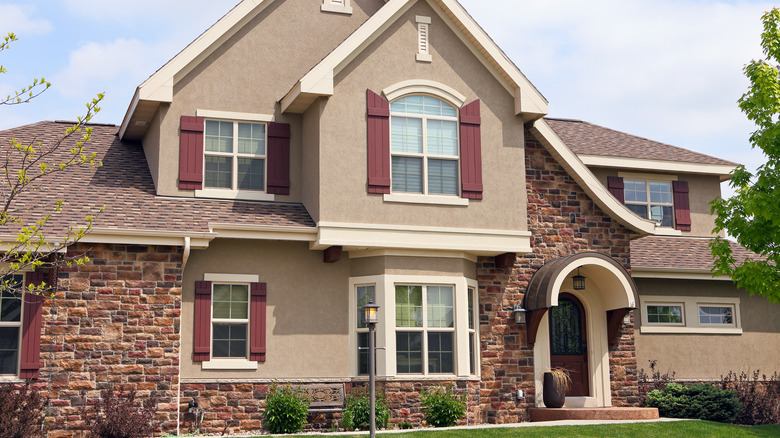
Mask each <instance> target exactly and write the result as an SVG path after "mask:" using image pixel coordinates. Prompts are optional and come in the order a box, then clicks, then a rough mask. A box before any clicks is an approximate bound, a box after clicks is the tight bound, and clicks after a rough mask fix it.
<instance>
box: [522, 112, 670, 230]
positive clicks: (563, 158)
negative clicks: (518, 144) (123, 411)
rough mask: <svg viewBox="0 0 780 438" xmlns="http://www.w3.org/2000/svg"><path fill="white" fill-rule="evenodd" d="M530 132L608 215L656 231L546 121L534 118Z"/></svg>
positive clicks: (622, 221) (627, 225)
mask: <svg viewBox="0 0 780 438" xmlns="http://www.w3.org/2000/svg"><path fill="white" fill-rule="evenodd" d="M531 132H532V133H534V134H535V135H536V136H537V138H538V140H539V141H541V142H542V144H544V146H545V147H546V148H547V151H548V152H549V153H550V154H551V155H552V156H553V157H554V158H555V159H557V160H558V162H559V163H560V164H561V165H562V166H563V167H564V168H565V169H566V171H567V172H568V173H569V175H571V177H572V178H574V180H575V181H577V183H578V184H579V185H580V186H581V187H582V189H583V190H585V192H586V193H587V194H588V196H590V197H591V199H593V202H595V203H596V205H598V206H599V207H600V208H601V209H602V210H604V212H605V213H606V214H608V215H609V216H611V217H613V218H615V219H616V220H617V221H618V222H619V223H621V224H623V225H624V226H625V227H627V228H629V229H630V230H633V231H634V232H637V233H639V234H643V235H650V234H656V232H657V230H656V228H657V226H656V223H655V222H653V221H651V220H649V219H643V218H640V217H639V216H637V215H635V214H634V213H633V212H632V211H631V210H629V209H628V208H627V207H626V206H625V205H623V204H622V203H621V202H620V201H618V200H617V199H615V197H614V196H612V194H611V193H609V191H608V190H607V188H606V187H604V185H603V184H601V182H600V181H599V180H598V179H597V178H596V176H595V175H594V174H593V172H591V171H590V169H588V167H587V166H586V165H585V163H583V162H582V161H581V160H580V159H579V157H577V155H576V154H575V153H574V152H572V150H571V149H569V147H568V146H566V144H565V143H564V142H563V140H561V138H560V137H558V134H556V133H555V131H553V130H552V128H550V125H548V124H547V122H546V121H545V120H537V121H535V122H534V123H533V125H532V126H531Z"/></svg>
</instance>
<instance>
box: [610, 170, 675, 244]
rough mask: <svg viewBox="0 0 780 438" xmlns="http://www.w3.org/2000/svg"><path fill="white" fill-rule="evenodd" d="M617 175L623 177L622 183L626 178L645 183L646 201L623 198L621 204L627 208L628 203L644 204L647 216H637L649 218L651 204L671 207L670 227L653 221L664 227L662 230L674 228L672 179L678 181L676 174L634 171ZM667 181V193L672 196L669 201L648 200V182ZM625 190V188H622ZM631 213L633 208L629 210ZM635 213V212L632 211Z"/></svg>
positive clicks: (661, 227) (659, 226)
mask: <svg viewBox="0 0 780 438" xmlns="http://www.w3.org/2000/svg"><path fill="white" fill-rule="evenodd" d="M618 177H620V178H623V184H625V183H626V181H627V180H630V181H644V183H645V193H646V194H647V202H629V201H626V200H625V198H624V200H623V205H625V206H626V208H628V206H629V205H644V206H646V207H647V214H648V217H642V216H639V215H638V214H637V216H639V217H642V219H647V220H651V221H652V219H651V218H650V217H649V216H650V214H651V205H660V206H663V207H671V208H672V226H671V227H664V226H661V224H660V223H659V222H656V221H653V222H655V223H656V224H658V225H657V227H658V228H660V229H664V230H676V227H677V214H676V211H675V205H674V184H673V183H674V181H679V178H678V177H677V176H676V175H658V174H652V173H634V172H618ZM651 181H652V182H668V183H669V195H670V196H671V198H672V201H671V203H669V204H665V203H655V204H653V203H651V202H650V182H651ZM624 190H625V189H624ZM631 212H632V213H634V212H633V210H631ZM634 214H636V213H634Z"/></svg>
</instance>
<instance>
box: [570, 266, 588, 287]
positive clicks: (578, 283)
mask: <svg viewBox="0 0 780 438" xmlns="http://www.w3.org/2000/svg"><path fill="white" fill-rule="evenodd" d="M572 282H573V283H574V290H585V277H583V276H582V275H580V268H577V275H575V276H574V277H572Z"/></svg>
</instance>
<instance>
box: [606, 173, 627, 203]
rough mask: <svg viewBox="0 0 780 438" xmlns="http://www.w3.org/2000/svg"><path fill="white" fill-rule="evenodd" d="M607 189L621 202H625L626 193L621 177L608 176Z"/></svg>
mask: <svg viewBox="0 0 780 438" xmlns="http://www.w3.org/2000/svg"><path fill="white" fill-rule="evenodd" d="M607 189H609V193H612V196H614V197H615V198H617V200H618V201H620V203H621V204H625V202H626V194H625V189H624V185H623V178H620V177H619V176H608V177H607Z"/></svg>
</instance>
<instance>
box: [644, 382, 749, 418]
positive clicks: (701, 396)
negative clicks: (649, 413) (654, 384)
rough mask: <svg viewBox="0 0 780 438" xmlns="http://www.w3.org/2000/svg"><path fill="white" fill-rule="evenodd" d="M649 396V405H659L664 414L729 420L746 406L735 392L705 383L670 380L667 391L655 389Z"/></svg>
mask: <svg viewBox="0 0 780 438" xmlns="http://www.w3.org/2000/svg"><path fill="white" fill-rule="evenodd" d="M647 397H648V400H647V405H648V406H651V407H656V408H658V412H659V413H660V414H661V416H662V417H672V418H692V419H699V420H708V421H720V422H722V423H729V422H731V421H732V420H733V419H734V417H736V416H737V414H738V413H739V411H740V410H741V409H742V406H741V405H740V403H739V399H737V396H736V394H735V393H734V391H732V390H728V389H721V388H717V387H715V386H712V385H707V384H704V383H695V384H693V385H690V386H683V385H678V384H676V383H668V384H667V385H666V387H665V388H664V389H663V390H661V391H659V390H654V391H651V392H650V393H649V394H647Z"/></svg>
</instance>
